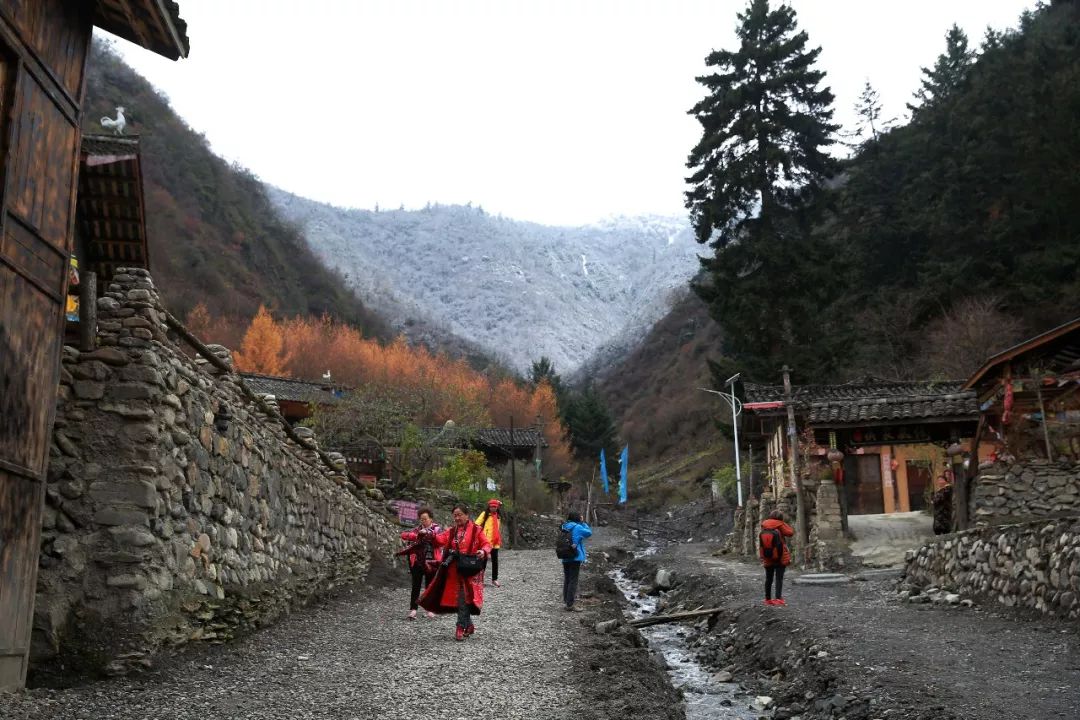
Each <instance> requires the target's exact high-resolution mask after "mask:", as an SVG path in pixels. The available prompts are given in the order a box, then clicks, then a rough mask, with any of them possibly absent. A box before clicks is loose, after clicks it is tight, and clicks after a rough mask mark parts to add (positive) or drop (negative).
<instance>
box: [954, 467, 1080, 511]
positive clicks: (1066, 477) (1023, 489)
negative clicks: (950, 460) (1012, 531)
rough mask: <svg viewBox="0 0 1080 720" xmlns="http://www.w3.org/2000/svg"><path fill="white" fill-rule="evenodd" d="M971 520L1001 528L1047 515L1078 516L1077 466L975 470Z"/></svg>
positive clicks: (1079, 476) (1079, 478)
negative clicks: (977, 473)
mask: <svg viewBox="0 0 1080 720" xmlns="http://www.w3.org/2000/svg"><path fill="white" fill-rule="evenodd" d="M971 507H972V511H973V512H972V515H971V518H972V520H973V521H974V522H975V523H978V524H988V525H1001V524H1008V523H1016V522H1024V521H1028V520H1032V519H1035V518H1041V517H1048V516H1051V515H1080V463H1077V462H1072V461H1067V460H1065V461H1059V462H1049V461H1047V460H1025V461H1022V462H1017V463H1012V464H1005V463H997V464H994V465H988V466H984V467H982V468H980V469H979V475H978V477H977V478H976V479H975V481H974V482H973V483H972V492H971Z"/></svg>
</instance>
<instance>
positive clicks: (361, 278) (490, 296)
mask: <svg viewBox="0 0 1080 720" xmlns="http://www.w3.org/2000/svg"><path fill="white" fill-rule="evenodd" d="M270 198H271V200H272V202H273V204H274V205H275V207H277V208H278V209H279V210H280V211H281V212H282V213H283V215H284V216H285V217H286V218H288V219H289V220H291V221H293V222H294V223H296V224H297V225H298V226H299V227H300V228H301V229H302V230H303V232H304V235H305V237H306V239H307V241H308V244H309V245H310V247H311V248H312V250H313V251H314V252H315V254H316V255H317V256H318V257H320V258H321V259H322V260H323V262H324V263H326V264H327V266H328V267H330V268H332V269H335V270H337V271H339V272H340V273H341V274H342V275H344V276H345V278H346V282H347V283H348V285H349V286H350V287H351V288H352V289H353V290H354V291H355V292H356V293H357V295H358V296H359V297H360V298H362V299H363V301H364V303H365V304H367V305H369V306H370V307H372V308H374V309H375V310H376V311H377V312H379V314H380V315H381V316H382V317H384V318H387V319H388V320H389V321H390V322H391V324H392V325H393V327H394V329H395V330H399V331H404V332H406V334H408V332H409V329H410V328H411V327H413V326H415V325H417V324H419V325H432V324H433V325H437V326H441V327H444V328H445V329H446V330H448V331H450V332H452V333H454V334H455V335H459V336H461V337H464V338H466V339H468V340H471V341H474V342H476V343H478V344H480V345H481V346H483V347H485V348H487V349H488V350H490V351H491V352H493V353H495V354H496V355H497V356H499V357H501V358H503V359H504V361H506V362H508V363H509V364H510V365H512V366H513V367H515V368H517V369H519V370H523V369H525V368H527V367H528V365H529V363H530V362H531V361H532V360H535V359H537V358H539V357H540V356H541V355H546V356H548V357H549V358H551V359H552V360H553V361H554V362H555V364H556V367H558V368H559V370H560V371H573V370H574V369H575V368H577V367H579V366H580V365H581V364H583V363H584V362H586V361H587V360H589V359H590V358H591V357H592V356H593V355H594V353H596V352H597V351H598V350H600V349H601V348H605V350H604V352H607V351H608V350H610V349H611V348H612V347H623V346H627V345H629V344H631V343H632V342H633V341H634V340H635V339H636V338H640V337H642V336H644V334H645V333H646V332H647V331H648V329H649V328H650V327H651V326H652V324H653V323H654V322H655V321H656V320H658V319H659V318H661V317H662V316H663V315H664V314H665V313H666V312H667V311H668V309H669V308H670V306H671V303H672V292H673V291H674V290H676V289H679V288H682V287H684V286H685V285H686V283H687V281H688V280H689V279H690V278H691V277H692V276H693V275H694V273H695V272H697V270H698V267H699V264H698V260H697V254H698V251H699V249H700V246H699V245H698V244H697V243H696V242H695V240H694V236H693V233H692V231H691V230H690V228H689V225H688V223H687V222H686V221H685V220H683V219H681V218H669V217H656V216H645V217H636V218H625V217H622V218H613V219H610V220H606V221H603V222H599V223H595V224H592V225H586V226H582V227H550V226H545V225H539V224H536V223H529V222H521V221H516V220H508V219H505V218H502V217H496V216H492V215H490V214H488V213H486V212H484V211H483V210H482V209H480V208H474V207H468V206H442V205H433V206H429V207H427V208H425V209H423V210H389V211H387V210H382V211H370V210H349V209H343V208H337V207H333V206H330V205H326V204H322V203H318V202H315V201H312V200H308V199H305V198H301V197H298V196H296V195H292V194H290V193H287V192H285V191H282V190H279V189H270Z"/></svg>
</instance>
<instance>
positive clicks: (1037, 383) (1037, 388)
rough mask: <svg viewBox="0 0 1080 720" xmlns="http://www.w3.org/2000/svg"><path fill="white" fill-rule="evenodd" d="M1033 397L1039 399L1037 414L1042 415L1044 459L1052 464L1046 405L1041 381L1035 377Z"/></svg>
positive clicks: (1052, 451) (1052, 455)
mask: <svg viewBox="0 0 1080 720" xmlns="http://www.w3.org/2000/svg"><path fill="white" fill-rule="evenodd" d="M1032 374H1033V375H1034V374H1035V373H1032ZM1035 397H1037V398H1038V399H1039V412H1040V413H1041V414H1042V432H1043V442H1045V443H1046V459H1047V460H1049V461H1050V462H1054V450H1053V448H1052V447H1051V446H1050V431H1049V430H1048V429H1047V427H1046V405H1044V404H1043V396H1042V381H1041V380H1040V379H1039V378H1037V377H1036V378H1035Z"/></svg>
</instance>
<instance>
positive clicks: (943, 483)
mask: <svg viewBox="0 0 1080 720" xmlns="http://www.w3.org/2000/svg"><path fill="white" fill-rule="evenodd" d="M935 484H936V485H937V487H936V489H935V490H934V495H933V497H932V498H931V500H930V502H931V504H932V505H933V508H934V534H935V535H944V534H946V533H951V532H952V525H953V498H952V495H953V486H952V483H950V482H949V480H948V478H946V477H945V476H944V475H938V477H937V481H936V483H935Z"/></svg>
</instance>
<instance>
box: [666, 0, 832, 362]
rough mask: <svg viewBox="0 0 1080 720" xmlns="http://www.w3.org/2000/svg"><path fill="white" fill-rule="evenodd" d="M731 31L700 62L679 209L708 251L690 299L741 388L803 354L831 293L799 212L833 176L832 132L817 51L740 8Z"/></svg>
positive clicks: (776, 13) (767, 17)
mask: <svg viewBox="0 0 1080 720" xmlns="http://www.w3.org/2000/svg"><path fill="white" fill-rule="evenodd" d="M738 20H739V26H738V28H737V31H736V32H737V35H738V38H739V42H740V45H739V49H738V50H737V51H728V50H718V51H715V52H713V53H712V54H710V55H709V56H708V58H707V59H706V64H707V65H708V66H709V67H712V68H715V69H716V71H715V72H714V73H712V74H710V75H705V76H702V77H699V78H698V82H700V83H701V84H702V85H704V86H705V87H706V88H707V89H708V91H709V94H708V95H707V96H706V97H705V99H703V100H702V101H701V102H699V103H698V104H697V105H695V106H694V108H693V109H692V110H691V114H693V115H694V116H695V117H696V118H697V119H698V121H699V122H700V123H701V126H702V137H701V140H700V142H699V143H698V144H697V145H696V146H695V147H694V149H693V150H692V151H691V152H690V157H689V159H688V161H687V167H689V168H691V169H692V170H693V174H692V175H691V176H690V177H689V178H688V179H687V182H688V183H690V185H691V189H690V190H689V191H688V192H687V193H686V207H687V208H688V209H689V210H690V218H691V222H692V223H693V225H694V229H695V231H696V233H697V239H698V242H700V243H706V242H708V243H709V244H710V246H711V247H713V248H714V249H715V250H716V255H715V256H714V257H711V258H704V259H702V266H703V267H704V269H705V270H706V271H707V275H706V276H705V277H704V278H703V279H702V281H700V282H696V283H694V285H693V288H694V290H695V292H697V294H698V295H699V296H700V297H701V298H702V299H703V300H704V301H705V302H706V303H708V304H709V311H710V314H711V315H712V317H713V318H714V319H715V320H717V321H719V323H720V324H721V325H722V326H723V327H724V330H725V336H726V337H725V348H724V349H725V351H726V352H727V353H728V354H729V355H730V356H732V357H733V358H735V359H737V360H740V361H745V362H746V363H747V364H746V365H745V366H744V367H745V369H747V370H748V371H749V372H750V374H751V376H754V375H756V376H764V375H766V374H767V373H768V374H769V375H770V376H771V374H772V373H774V372H775V370H776V368H777V367H779V366H780V365H781V364H783V362H784V360H783V357H784V356H791V355H793V354H795V353H800V354H804V353H806V352H811V351H813V347H814V343H813V332H814V331H813V327H814V325H815V323H816V318H815V310H816V309H817V307H818V306H820V305H821V304H822V301H819V300H818V298H817V297H816V296H817V295H819V294H820V293H821V292H822V291H823V290H826V289H828V288H829V287H830V285H829V283H827V282H824V283H823V282H822V281H821V278H820V277H819V275H820V271H821V268H822V266H823V265H824V263H825V262H827V260H826V259H824V258H823V257H822V256H823V253H821V252H819V251H817V250H815V249H814V246H813V243H812V241H811V238H810V235H809V210H810V209H811V207H812V206H811V202H812V200H813V199H814V198H815V197H816V196H817V194H818V190H819V188H820V186H821V184H822V183H823V181H824V180H825V179H826V178H827V177H828V176H829V174H830V173H831V172H832V171H833V169H834V167H835V162H834V161H833V159H832V158H831V157H830V156H829V155H828V154H826V152H825V150H824V148H825V147H827V146H828V145H830V144H831V143H832V142H833V135H834V133H835V132H836V130H837V126H836V125H834V124H833V123H832V115H833V111H832V107H831V104H832V101H833V95H832V92H831V91H830V90H829V89H828V88H827V87H825V88H823V87H821V82H822V80H824V78H825V73H824V72H822V71H820V70H817V69H815V68H814V64H815V62H816V61H817V58H818V56H819V55H820V53H821V49H820V48H816V49H809V48H808V47H807V43H808V37H807V35H806V33H805V32H802V31H800V30H798V28H797V26H796V22H795V11H794V10H792V9H791V8H790V7H788V6H786V5H784V6H781V7H779V8H777V9H772V8H771V7H770V5H769V1H768V0H751V2H750V4H749V6H748V7H747V9H746V10H745V11H744V12H743V13H741V14H739V15H738ZM781 287H783V288H784V290H785V292H784V293H780V294H778V293H777V290H778V289H779V288H781ZM795 297H799V299H798V301H795V300H793V298H795ZM800 364H801V365H803V366H806V365H807V364H810V365H816V364H818V362H817V361H812V362H810V361H807V360H806V359H805V358H803V359H801V360H800Z"/></svg>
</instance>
